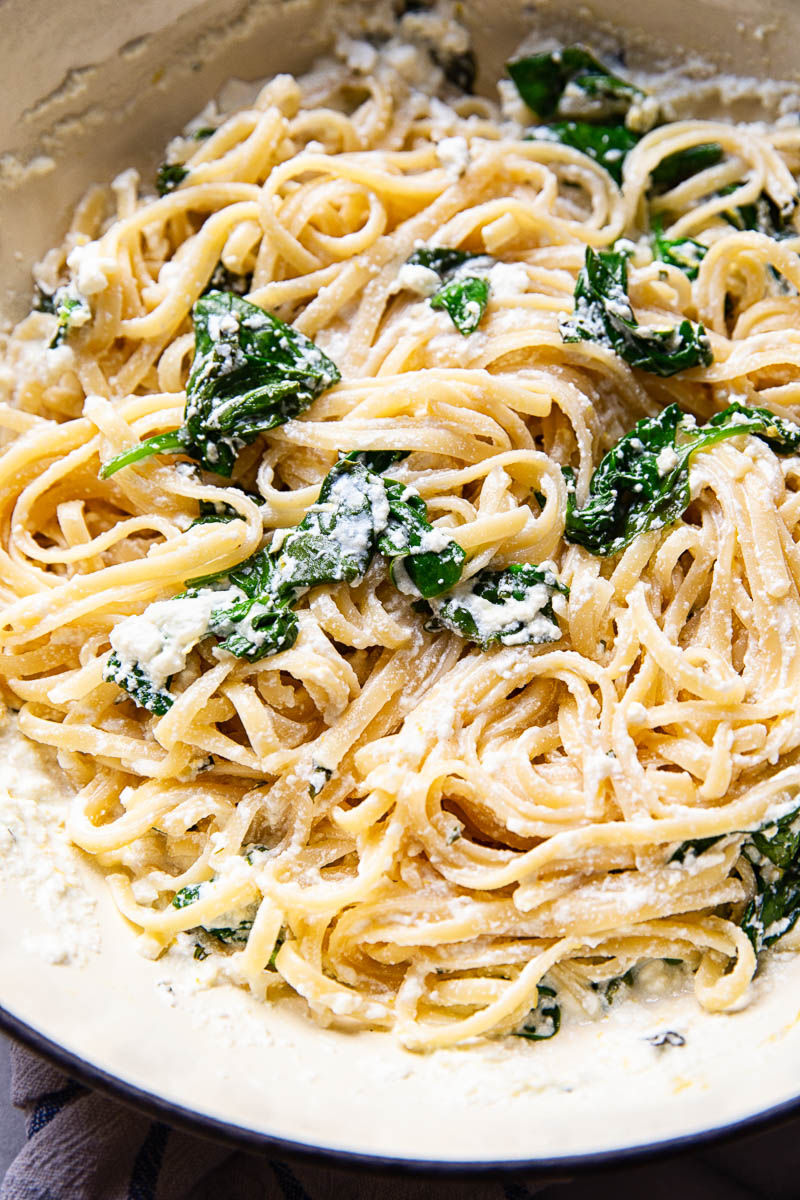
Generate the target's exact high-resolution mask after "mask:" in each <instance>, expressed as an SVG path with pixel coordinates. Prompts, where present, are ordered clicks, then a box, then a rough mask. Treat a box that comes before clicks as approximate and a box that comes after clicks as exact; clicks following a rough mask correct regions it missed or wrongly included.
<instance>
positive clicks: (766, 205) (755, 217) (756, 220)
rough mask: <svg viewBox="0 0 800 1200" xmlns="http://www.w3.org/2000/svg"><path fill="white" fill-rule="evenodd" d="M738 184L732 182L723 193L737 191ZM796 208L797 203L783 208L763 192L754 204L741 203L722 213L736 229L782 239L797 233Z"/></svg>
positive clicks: (777, 239) (778, 239)
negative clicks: (795, 222) (794, 216)
mask: <svg viewBox="0 0 800 1200" xmlns="http://www.w3.org/2000/svg"><path fill="white" fill-rule="evenodd" d="M737 186H738V185H737V184H734V183H732V184H730V185H729V186H728V187H726V188H723V189H722V192H721V195H725V194H726V193H729V192H734V191H736V189H737ZM795 209H796V204H795V205H794V206H793V207H792V208H791V209H781V208H780V207H779V206H778V205H777V204H776V203H775V201H774V200H773V199H772V197H771V196H770V195H768V194H767V192H762V193H761V195H760V196H759V197H758V198H757V199H756V200H754V201H753V203H752V204H739V205H737V206H736V207H735V208H728V209H726V210H725V211H724V212H723V213H721V214H720V215H721V216H722V217H723V218H724V219H725V220H726V221H727V222H728V224H729V225H732V226H733V228H734V229H738V230H740V231H744V230H753V231H754V232H755V233H764V234H766V235H767V237H771V238H774V239H775V240H776V241H781V240H782V239H783V238H787V237H795V236H796V235H797V230H796V229H795V225H794V220H793V215H794V212H795Z"/></svg>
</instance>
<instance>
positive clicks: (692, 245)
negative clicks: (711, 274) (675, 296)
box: [652, 220, 708, 279]
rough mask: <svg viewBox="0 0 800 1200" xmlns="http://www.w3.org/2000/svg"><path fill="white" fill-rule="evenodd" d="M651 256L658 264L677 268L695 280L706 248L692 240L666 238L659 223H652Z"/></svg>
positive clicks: (655, 221) (706, 251) (706, 250)
mask: <svg viewBox="0 0 800 1200" xmlns="http://www.w3.org/2000/svg"><path fill="white" fill-rule="evenodd" d="M652 242H653V254H654V256H655V257H656V258H657V259H659V261H660V262H665V263H669V264H670V265H671V266H673V267H678V268H679V269H680V270H681V271H683V273H684V275H686V276H687V277H688V278H689V279H696V278H697V272H698V270H699V269H700V263H701V262H702V261H703V259H704V258H705V256H706V254H707V253H708V246H704V245H703V243H702V242H697V241H695V239H694V238H689V237H681V238H666V237H664V232H663V228H662V226H661V222H660V221H658V220H654V221H653V232H652Z"/></svg>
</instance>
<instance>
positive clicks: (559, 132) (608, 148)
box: [525, 121, 639, 184]
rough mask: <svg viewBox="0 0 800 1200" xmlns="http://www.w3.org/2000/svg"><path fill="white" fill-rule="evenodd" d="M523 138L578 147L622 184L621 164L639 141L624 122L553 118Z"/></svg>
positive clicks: (574, 148)
mask: <svg viewBox="0 0 800 1200" xmlns="http://www.w3.org/2000/svg"><path fill="white" fill-rule="evenodd" d="M525 138H526V140H529V139H532V140H534V141H537V142H560V143H561V144H562V145H564V146H571V147H572V149H573V150H580V152H581V153H582V154H586V155H588V157H589V158H591V159H594V161H595V162H596V163H599V164H600V166H601V167H603V168H604V169H605V170H606V171H608V173H609V175H610V176H611V178H612V179H613V180H614V182H615V183H617V184H621V183H622V167H623V164H624V162H625V159H626V158H627V156H628V154H630V152H631V150H632V149H633V147H634V146H635V145H636V143H637V142H638V141H639V138H638V137H637V135H636V134H635V133H631V132H630V130H629V129H626V128H625V126H624V125H595V124H592V123H591V122H589V121H554V122H553V124H552V125H540V126H538V127H537V128H535V129H531V130H529V131H528V133H526V134H525Z"/></svg>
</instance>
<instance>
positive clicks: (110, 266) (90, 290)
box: [67, 242, 117, 296]
mask: <svg viewBox="0 0 800 1200" xmlns="http://www.w3.org/2000/svg"><path fill="white" fill-rule="evenodd" d="M116 265H117V264H116V260H115V259H113V258H111V257H110V256H108V255H104V254H103V247H102V242H86V244H85V245H83V246H74V247H73V249H72V250H70V252H69V254H68V256H67V266H68V267H69V269H70V271H71V272H72V274H73V276H74V277H75V282H76V284H77V287H78V291H79V292H81V294H82V295H84V296H96V295H97V294H98V293H99V292H104V291H105V289H106V288H107V287H108V275H107V274H106V272H107V271H112V270H114V268H115V267H116Z"/></svg>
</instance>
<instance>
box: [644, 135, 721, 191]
mask: <svg viewBox="0 0 800 1200" xmlns="http://www.w3.org/2000/svg"><path fill="white" fill-rule="evenodd" d="M722 159H723V150H722V146H720V144H719V142H703V143H701V145H699V146H688V147H687V148H686V149H685V150H676V151H675V152H674V153H673V154H668V155H667V156H666V158H662V160H661V162H660V163H659V164H658V165H657V166H656V167H655V168H654V169H653V170H652V171H651V172H650V182H651V184H652V186H653V190H654V191H655V192H656V193H660V192H668V191H669V190H670V189H671V188H674V187H677V186H678V184H679V183H685V181H686V180H687V179H691V177H692V176H693V175H697V173H698V172H699V171H705V170H706V168H707V167H715V166H716V165H717V163H720V162H722Z"/></svg>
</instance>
